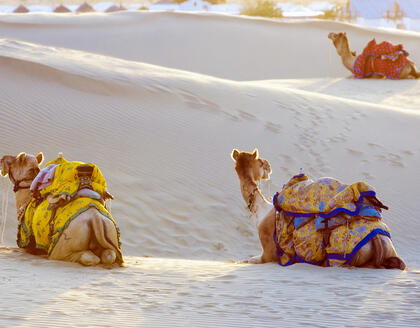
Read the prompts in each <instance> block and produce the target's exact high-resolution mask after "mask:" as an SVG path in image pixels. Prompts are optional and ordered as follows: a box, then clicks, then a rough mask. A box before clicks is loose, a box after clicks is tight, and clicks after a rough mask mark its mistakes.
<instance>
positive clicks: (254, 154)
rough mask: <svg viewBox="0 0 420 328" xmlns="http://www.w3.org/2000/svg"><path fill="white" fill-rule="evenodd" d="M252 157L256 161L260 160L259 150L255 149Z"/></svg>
mask: <svg viewBox="0 0 420 328" xmlns="http://www.w3.org/2000/svg"><path fill="white" fill-rule="evenodd" d="M252 156H254V159H257V158H258V149H257V148H255V149H254V151H253V152H252Z"/></svg>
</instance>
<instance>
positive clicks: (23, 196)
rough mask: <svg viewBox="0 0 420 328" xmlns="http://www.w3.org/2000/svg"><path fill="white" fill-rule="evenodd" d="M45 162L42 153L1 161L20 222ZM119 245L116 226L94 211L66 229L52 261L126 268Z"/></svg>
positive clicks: (52, 256) (82, 216)
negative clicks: (13, 196)
mask: <svg viewBox="0 0 420 328" xmlns="http://www.w3.org/2000/svg"><path fill="white" fill-rule="evenodd" d="M43 160H44V155H43V154H42V153H38V154H36V155H30V154H25V153H20V154H19V155H17V156H12V155H5V156H3V157H2V158H1V175H2V176H6V175H8V176H9V179H10V181H11V182H12V184H13V185H14V192H15V200H16V210H17V214H18V220H22V217H23V214H24V212H25V210H26V207H27V206H28V204H29V203H30V202H31V200H32V199H33V195H32V192H31V190H30V189H29V188H30V186H31V183H32V181H33V180H34V179H35V177H36V176H37V175H38V173H39V172H40V164H41V163H42V162H43ZM118 245H119V234H118V231H117V229H116V227H115V225H114V223H113V222H111V221H110V220H109V219H108V218H105V217H104V216H103V215H102V214H101V213H100V212H99V211H98V210H97V209H96V208H95V207H90V208H89V209H88V210H86V211H84V212H83V213H81V214H79V215H78V216H77V217H76V218H74V219H73V220H72V221H71V223H70V224H69V225H68V226H67V227H66V228H65V230H64V231H63V233H62V235H61V237H60V238H59V239H58V241H57V242H56V244H55V247H54V248H53V250H52V252H51V253H50V254H49V255H48V258H49V259H51V260H62V261H70V262H78V263H80V264H82V265H85V266H93V265H97V264H100V263H102V264H103V265H105V266H107V267H111V266H112V265H113V264H114V263H117V264H119V265H121V266H123V264H124V260H123V256H122V253H121V251H120V249H119V246H118Z"/></svg>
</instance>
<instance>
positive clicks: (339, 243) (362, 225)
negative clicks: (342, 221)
mask: <svg viewBox="0 0 420 328" xmlns="http://www.w3.org/2000/svg"><path fill="white" fill-rule="evenodd" d="M375 230H376V231H378V230H380V231H378V233H380V234H384V233H383V232H384V231H385V232H387V233H388V234H390V230H389V228H388V226H387V225H386V224H385V223H384V222H382V221H381V220H379V219H371V220H366V219H356V220H353V221H351V222H350V223H349V225H348V227H347V226H344V225H342V226H339V227H337V228H336V229H334V230H333V231H332V232H331V235H330V244H329V245H328V247H327V249H326V251H327V254H329V255H331V254H345V255H346V256H347V258H348V257H349V255H350V254H351V253H352V252H353V250H354V249H355V248H356V246H357V245H358V244H359V243H360V242H361V241H362V240H363V239H364V238H365V237H367V236H368V235H369V234H370V233H371V232H373V231H375ZM373 237H374V235H371V237H370V238H369V240H370V239H372V238H373ZM349 261H350V259H349ZM328 262H329V263H328V264H329V266H341V265H343V264H345V263H346V260H344V259H343V260H341V259H340V260H339V259H332V258H330V259H329V260H328Z"/></svg>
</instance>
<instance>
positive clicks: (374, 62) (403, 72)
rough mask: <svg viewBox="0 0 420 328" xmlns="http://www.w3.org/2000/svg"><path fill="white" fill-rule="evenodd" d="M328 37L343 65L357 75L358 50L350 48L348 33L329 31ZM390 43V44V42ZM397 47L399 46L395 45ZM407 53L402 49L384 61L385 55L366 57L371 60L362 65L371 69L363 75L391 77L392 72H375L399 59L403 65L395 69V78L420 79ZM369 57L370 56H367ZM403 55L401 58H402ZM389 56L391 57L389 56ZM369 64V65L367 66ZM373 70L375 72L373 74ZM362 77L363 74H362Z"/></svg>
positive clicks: (374, 43)
mask: <svg viewBox="0 0 420 328" xmlns="http://www.w3.org/2000/svg"><path fill="white" fill-rule="evenodd" d="M328 38H329V39H331V40H332V42H333V44H334V46H335V48H336V50H337V54H338V55H339V56H340V57H341V61H342V62H343V65H344V67H345V68H347V69H348V70H349V71H350V72H351V73H352V74H354V75H355V76H356V73H357V72H355V64H356V60H357V59H358V56H356V52H355V51H351V50H350V46H349V40H348V38H347V34H346V32H344V33H342V32H340V33H338V34H337V33H333V32H331V33H329V34H328ZM371 43H373V44H372V45H374V46H376V42H375V41H374V40H372V41H371ZM371 43H369V44H368V45H370V44H371ZM388 45H390V44H388ZM395 48H396V49H397V48H398V47H397V46H395ZM407 55H408V54H407V53H406V52H405V51H403V50H401V51H397V52H396V53H395V57H393V58H392V59H387V61H384V59H385V57H383V59H382V56H377V57H376V59H373V57H371V58H369V59H368V58H366V60H369V62H367V64H365V63H363V64H361V65H363V66H364V67H365V69H366V68H367V69H368V70H369V72H370V73H369V74H368V75H366V76H363V77H371V78H383V77H384V76H385V77H389V74H390V73H387V74H381V73H378V74H375V72H378V71H381V70H382V67H380V66H384V65H385V66H386V65H387V63H391V64H392V62H396V60H397V61H399V63H400V65H401V67H398V68H396V71H395V76H394V77H393V78H395V79H419V78H420V73H419V72H418V70H417V68H416V65H415V64H414V63H413V62H412V61H411V60H409V59H408V58H406V57H407ZM367 57H368V56H367ZM400 57H401V58H400ZM388 58H389V57H388ZM367 66H369V67H367ZM372 72H373V74H372ZM387 75H388V76H387ZM361 77H362V76H361Z"/></svg>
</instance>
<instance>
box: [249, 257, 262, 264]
mask: <svg viewBox="0 0 420 328" xmlns="http://www.w3.org/2000/svg"><path fill="white" fill-rule="evenodd" d="M248 263H251V264H262V263H264V262H263V261H262V259H261V255H258V256H253V257H251V258H250V259H249V260H248Z"/></svg>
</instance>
